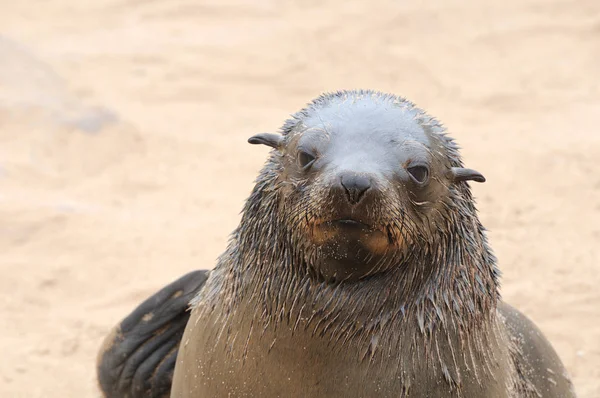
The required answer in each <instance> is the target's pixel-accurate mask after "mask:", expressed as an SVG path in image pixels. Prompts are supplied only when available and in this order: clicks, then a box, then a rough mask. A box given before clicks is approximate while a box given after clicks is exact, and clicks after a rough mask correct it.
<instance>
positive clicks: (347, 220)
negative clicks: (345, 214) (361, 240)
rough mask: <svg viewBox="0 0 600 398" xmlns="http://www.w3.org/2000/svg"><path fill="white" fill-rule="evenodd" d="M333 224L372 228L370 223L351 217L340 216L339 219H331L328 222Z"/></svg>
mask: <svg viewBox="0 0 600 398" xmlns="http://www.w3.org/2000/svg"><path fill="white" fill-rule="evenodd" d="M327 223H328V224H330V225H332V226H339V227H344V228H369V229H370V228H371V226H370V225H369V224H365V223H364V222H361V221H357V220H354V219H351V218H340V219H337V220H331V221H328V222H327Z"/></svg>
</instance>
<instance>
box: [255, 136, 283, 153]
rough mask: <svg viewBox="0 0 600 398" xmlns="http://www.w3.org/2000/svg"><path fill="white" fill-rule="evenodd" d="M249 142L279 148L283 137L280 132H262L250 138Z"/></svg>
mask: <svg viewBox="0 0 600 398" xmlns="http://www.w3.org/2000/svg"><path fill="white" fill-rule="evenodd" d="M248 142H249V143H251V144H263V145H268V146H270V147H271V148H275V149H279V148H280V147H281V143H282V142H283V137H282V136H280V135H279V134H271V133H261V134H256V135H253V136H252V137H250V138H248Z"/></svg>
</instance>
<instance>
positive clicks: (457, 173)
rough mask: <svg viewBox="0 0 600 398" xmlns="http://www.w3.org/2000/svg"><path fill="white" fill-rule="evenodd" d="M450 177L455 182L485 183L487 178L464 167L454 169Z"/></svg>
mask: <svg viewBox="0 0 600 398" xmlns="http://www.w3.org/2000/svg"><path fill="white" fill-rule="evenodd" d="M450 175H451V177H452V179H453V180H454V182H458V181H476V182H485V177H484V176H483V175H482V174H481V173H480V172H478V171H475V170H471V169H465V168H462V167H452V169H450Z"/></svg>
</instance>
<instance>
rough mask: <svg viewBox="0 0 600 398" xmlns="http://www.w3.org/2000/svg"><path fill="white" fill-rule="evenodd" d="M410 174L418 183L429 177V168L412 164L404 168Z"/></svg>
mask: <svg viewBox="0 0 600 398" xmlns="http://www.w3.org/2000/svg"><path fill="white" fill-rule="evenodd" d="M406 170H407V171H408V173H409V174H410V176H411V177H412V178H413V180H415V181H416V182H418V183H419V184H423V183H425V182H426V181H427V179H428V178H429V169H428V168H427V167H425V166H413V167H409V168H408V169H406Z"/></svg>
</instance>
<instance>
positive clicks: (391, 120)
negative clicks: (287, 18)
mask: <svg viewBox="0 0 600 398" xmlns="http://www.w3.org/2000/svg"><path fill="white" fill-rule="evenodd" d="M313 104H314V105H313V106H311V107H309V108H307V109H305V110H303V111H301V112H299V113H297V114H296V115H294V117H293V119H291V120H290V121H288V122H287V123H286V125H285V126H284V128H283V135H284V138H282V139H279V138H277V137H276V136H274V135H258V136H255V137H252V138H251V139H250V142H251V143H263V144H267V145H271V146H273V147H274V148H276V149H277V151H278V155H276V157H275V159H274V161H275V162H277V163H278V166H279V167H278V170H279V179H278V180H279V182H281V183H282V184H284V185H286V186H285V188H283V191H284V193H283V199H282V202H283V203H282V206H281V207H282V209H283V212H284V213H285V217H286V218H289V219H291V220H293V222H292V223H291V225H292V226H293V228H291V230H289V232H290V235H291V236H292V241H293V243H292V246H294V247H299V248H302V251H303V257H304V261H305V262H306V263H307V264H308V265H309V267H310V268H311V270H312V271H313V272H314V274H315V275H316V277H317V278H319V279H322V280H325V281H328V282H332V283H335V282H340V281H346V282H350V281H356V280H359V279H363V278H366V277H369V276H372V275H375V274H378V273H381V272H385V271H386V270H388V269H389V268H390V267H392V266H394V265H397V264H399V263H401V262H402V259H403V258H404V257H405V256H406V255H407V253H408V252H410V250H411V246H413V245H416V244H418V241H419V240H422V239H427V236H426V235H427V234H428V233H429V231H428V229H429V228H430V227H432V226H435V224H436V220H437V221H438V222H440V223H441V222H443V212H444V211H445V210H444V200H445V197H444V196H447V195H448V189H447V186H448V185H449V184H450V183H451V182H452V180H453V178H454V174H453V173H452V172H451V169H452V165H451V164H450V163H449V161H448V156H447V153H446V151H445V150H444V148H445V147H446V146H447V145H448V143H447V142H440V140H443V139H444V138H443V137H442V136H440V135H439V134H437V133H439V132H441V131H442V128H441V126H440V125H439V124H438V123H437V122H436V121H435V120H433V119H432V118H431V117H428V116H427V115H425V114H424V113H423V112H422V111H420V110H419V109H418V108H416V107H414V106H413V105H412V104H411V103H409V102H408V101H406V100H402V99H398V98H397V97H394V96H386V95H380V94H375V93H373V92H360V93H355V95H347V93H346V94H345V95H343V94H341V93H340V94H339V95H333V96H328V97H326V98H325V97H322V98H321V99H317V100H316V101H315V102H314V103H313ZM475 174H477V175H478V176H480V175H479V174H478V173H475ZM473 176H474V174H473V173H471V174H470V175H468V176H467V178H466V179H473ZM424 219H427V220H429V222H428V223H425V227H424V228H423V227H421V226H422V225H423V224H424V223H423V220H424Z"/></svg>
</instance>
